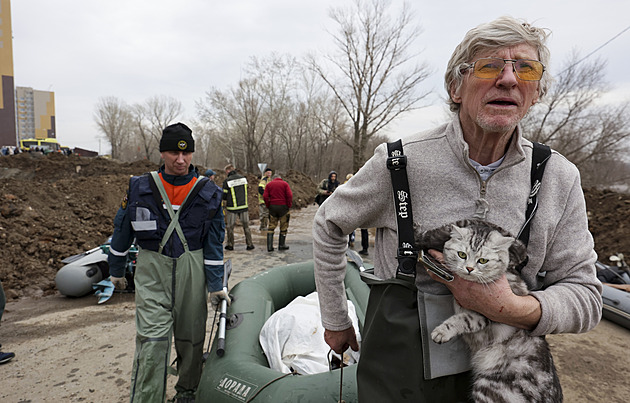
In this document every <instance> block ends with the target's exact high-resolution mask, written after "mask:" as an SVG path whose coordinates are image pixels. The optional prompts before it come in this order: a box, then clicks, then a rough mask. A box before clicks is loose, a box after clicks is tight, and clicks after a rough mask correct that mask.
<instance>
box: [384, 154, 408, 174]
mask: <svg viewBox="0 0 630 403" xmlns="http://www.w3.org/2000/svg"><path fill="white" fill-rule="evenodd" d="M405 168H407V156H406V155H398V156H395V157H387V169H389V170H395V171H398V170H401V169H405Z"/></svg>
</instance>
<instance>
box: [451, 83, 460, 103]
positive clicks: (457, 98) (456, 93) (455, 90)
mask: <svg viewBox="0 0 630 403" xmlns="http://www.w3.org/2000/svg"><path fill="white" fill-rule="evenodd" d="M460 89H461V85H459V86H457V87H455V84H454V83H453V84H451V90H450V91H449V92H450V93H451V99H452V100H453V102H455V103H456V104H461V103H462V97H461V96H460V94H459V93H460Z"/></svg>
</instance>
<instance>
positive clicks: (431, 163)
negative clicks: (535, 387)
mask: <svg viewBox="0 0 630 403" xmlns="http://www.w3.org/2000/svg"><path fill="white" fill-rule="evenodd" d="M548 35H549V34H548V32H547V30H545V29H542V28H538V27H535V26H533V25H530V24H529V23H526V22H523V21H519V20H516V19H514V18H511V17H501V18H498V19H497V20H494V21H492V22H490V23H487V24H482V25H480V26H478V27H476V28H474V29H472V30H470V31H469V32H468V33H467V34H466V35H465V37H464V39H463V41H462V42H461V43H460V44H459V45H458V46H457V47H456V49H455V51H454V52H453V54H452V56H451V59H450V61H449V62H448V66H447V69H446V75H445V88H446V91H447V93H448V100H447V102H448V104H449V106H450V109H451V111H452V112H453V113H452V116H451V120H450V121H448V122H447V123H445V124H443V125H440V126H438V127H435V128H433V129H430V130H427V131H424V132H421V133H418V134H414V135H411V136H407V137H404V138H403V150H404V154H405V156H406V169H407V173H408V177H409V189H410V193H409V202H410V203H412V205H413V212H414V216H413V219H414V227H416V234H418V233H421V232H424V231H427V230H431V229H434V228H439V227H441V226H444V225H446V224H450V223H453V222H455V221H458V220H461V219H470V218H477V219H483V220H487V221H489V222H492V223H494V224H496V225H499V226H500V227H502V228H503V229H505V230H506V231H508V232H509V233H512V234H518V233H519V230H520V229H521V228H522V227H523V225H524V223H525V211H526V206H527V203H528V199H529V198H530V192H531V182H530V172H531V167H532V153H533V145H532V142H531V141H529V140H527V139H526V138H525V136H526V135H527V133H523V131H522V128H521V126H520V125H519V122H520V121H521V119H523V117H524V116H525V114H526V113H527V111H528V110H529V108H530V107H531V106H532V105H534V104H535V103H536V102H538V101H539V99H540V98H541V97H543V96H544V95H545V93H546V92H547V90H548V87H549V85H550V83H551V81H552V79H551V77H550V75H549V73H548V71H547V70H546V66H548V65H549V58H550V57H549V49H548V48H547V46H546V44H545V43H546V40H547V37H548ZM387 158H388V152H387V147H386V144H381V145H380V146H378V147H377V149H376V151H375V153H374V156H373V157H372V158H371V159H370V160H369V161H367V162H366V164H365V165H364V166H363V167H362V168H361V169H360V170H359V171H358V172H357V173H356V175H355V176H354V177H353V178H352V180H351V181H350V182H349V183H348V184H346V185H344V186H341V187H340V188H339V189H337V190H336V191H335V193H334V194H333V195H332V196H331V197H330V198H329V199H328V201H327V202H326V203H324V204H323V205H322V206H321V207H320V208H319V209H318V211H317V214H316V216H315V219H314V223H313V249H314V252H313V254H314V262H315V280H316V284H317V291H318V295H319V300H320V308H321V313H322V323H323V326H324V328H325V329H326V330H325V334H324V338H325V340H326V342H327V344H328V345H329V346H330V347H331V348H332V349H333V350H334V351H336V352H337V353H342V352H343V351H345V350H346V349H347V348H348V347H351V348H352V349H353V350H355V351H356V350H358V349H359V345H358V343H357V339H356V336H355V330H354V329H353V328H352V322H351V320H350V318H349V317H348V313H347V304H346V301H345V299H346V297H345V289H344V284H343V278H344V273H345V267H346V260H345V257H344V252H345V249H346V247H347V245H346V244H347V242H348V234H350V232H352V231H353V230H354V229H355V228H372V227H376V228H377V230H376V239H377V240H378V242H377V243H376V244H375V251H374V268H375V273H374V274H375V275H376V276H377V277H379V278H381V279H390V278H394V277H395V276H396V269H397V266H398V265H397V260H396V259H395V258H394V257H395V256H396V254H397V250H398V237H397V222H396V211H395V206H394V203H393V200H394V195H393V190H392V183H391V181H390V180H386V179H385V178H390V173H389V170H388V168H387V166H386V161H387ZM375 178H380V180H375ZM397 196H400V195H397ZM397 200H398V199H397ZM593 246H594V244H593V237H592V236H591V234H590V232H589V230H588V218H587V213H586V205H585V200H584V195H583V192H582V187H581V184H580V174H579V171H578V169H577V168H576V167H575V165H573V164H572V163H571V162H569V161H568V160H567V159H566V158H564V157H563V156H562V155H560V154H558V153H557V152H555V151H554V152H552V155H551V156H550V158H549V159H548V161H547V164H546V169H545V174H544V178H543V181H542V186H541V187H540V190H539V191H538V210H537V213H536V216H535V217H534V218H533V220H532V222H531V232H530V240H529V245H528V255H529V260H528V262H527V264H526V266H525V267H524V268H523V269H522V271H521V276H522V277H523V279H524V280H525V281H526V282H527V284H528V285H529V287H530V289H532V291H531V292H530V294H529V295H526V296H518V295H515V294H514V293H513V292H512V291H511V289H510V287H509V285H508V282H507V278H506V276H505V275H504V276H502V277H501V278H500V279H498V280H496V281H495V282H493V283H490V284H479V283H474V282H470V281H466V280H463V279H461V278H459V277H457V276H456V277H455V280H453V281H452V282H450V283H448V282H446V281H443V280H441V279H439V278H438V277H437V276H435V275H433V274H432V273H429V272H427V271H426V270H423V266H422V265H417V267H416V285H417V287H418V291H419V298H422V297H423V296H424V303H425V310H426V312H428V313H430V314H431V315H432V317H431V318H430V319H429V320H430V322H431V323H441V322H442V321H443V320H444V319H445V318H446V317H448V316H450V315H451V314H452V311H448V310H449V308H448V307H452V304H453V302H452V301H453V298H454V299H455V300H456V301H457V302H458V303H459V305H461V306H462V307H463V308H465V309H469V310H473V311H476V312H479V313H480V314H482V315H484V316H485V317H487V318H488V319H490V320H492V321H495V322H499V323H505V324H508V325H511V326H515V327H518V328H523V329H529V330H530V331H531V335H532V336H544V335H547V334H552V333H553V334H555V333H581V332H586V331H588V330H590V329H592V328H593V327H595V325H597V323H599V321H600V319H601V314H602V296H601V292H602V285H601V283H600V282H599V280H598V279H597V277H596V271H595V261H596V259H597V255H596V254H595V252H594V250H593ZM429 253H431V254H432V255H433V256H434V257H435V258H436V259H438V260H441V259H442V256H441V253H440V252H438V251H429ZM451 294H452V296H451ZM442 295H446V298H439V299H438V298H437V297H436V296H442ZM429 296H430V297H431V298H429ZM438 301H441V302H438ZM431 304H435V305H431ZM445 307H446V308H447V309H446V310H442V311H444V312H445V315H438V312H440V309H441V308H445ZM423 326H427V325H426V323H425V324H424V325H423ZM449 344H450V343H449ZM435 346H437V348H438V349H439V348H445V349H448V348H451V347H449V346H448V345H437V344H436V345H435ZM441 346H444V347H441ZM432 347H433V346H432ZM401 348H404V346H401ZM432 351H433V350H432ZM451 351H457V350H451ZM461 351H462V353H461V354H452V355H451V356H450V357H451V358H449V360H448V362H440V363H438V364H440V365H442V368H441V370H442V373H443V374H444V375H452V376H454V377H457V378H456V379H457V380H455V381H454V384H455V385H460V384H463V385H462V388H461V390H460V389H459V388H458V389H457V390H456V391H455V393H461V395H458V397H457V399H459V400H463V401H465V400H466V399H467V391H468V388H467V387H466V386H467V384H468V383H469V380H466V379H467V376H466V374H467V373H468V372H466V370H465V369H464V370H462V369H461V368H466V367H467V366H466V360H467V358H466V355H465V354H464V351H465V348H464V347H463V346H462V349H461ZM367 355H368V352H366V351H364V352H363V353H362V359H363V358H364V357H365V356H367ZM425 359H426V356H425ZM458 362H462V363H463V364H464V365H462V366H461V367H459V368H458V367H456V366H455V365H456V364H457V363H458ZM425 364H427V365H431V360H430V359H428V363H425ZM418 365H419V366H422V365H423V363H422V362H419V363H418ZM363 369H365V370H366V371H370V370H371V369H369V368H363ZM361 372H362V367H361V361H360V362H359V369H358V372H357V373H358V374H361ZM361 379H362V378H361V377H358V381H359V382H358V385H359V398H361V393H362V392H361V390H362V388H361ZM363 379H365V378H363ZM402 382H404V380H403V379H401V387H402ZM419 382H429V381H424V380H419ZM425 386H426V385H425ZM426 387H427V388H430V386H426ZM424 390H426V389H424ZM394 399H395V397H392V399H391V400H392V401H393V400H394Z"/></svg>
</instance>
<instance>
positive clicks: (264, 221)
mask: <svg viewBox="0 0 630 403" xmlns="http://www.w3.org/2000/svg"><path fill="white" fill-rule="evenodd" d="M272 173H273V172H272V170H271V168H267V169H265V171H264V172H263V176H262V178H260V182H258V212H259V214H260V228H258V229H259V230H260V231H267V225H268V224H269V209H268V208H267V206H266V205H265V199H263V194H264V193H265V186H267V183H269V181H270V180H271V174H272Z"/></svg>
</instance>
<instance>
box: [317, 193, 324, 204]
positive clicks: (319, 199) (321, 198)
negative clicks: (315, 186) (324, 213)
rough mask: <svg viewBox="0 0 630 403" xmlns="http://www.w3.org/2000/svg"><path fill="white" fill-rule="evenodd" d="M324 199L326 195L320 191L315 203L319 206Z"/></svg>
mask: <svg viewBox="0 0 630 403" xmlns="http://www.w3.org/2000/svg"><path fill="white" fill-rule="evenodd" d="M324 200H325V199H324V197H323V196H322V195H321V194H319V193H318V194H317V195H316V196H315V203H317V205H318V206H321V205H322V203H323V202H324Z"/></svg>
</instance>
